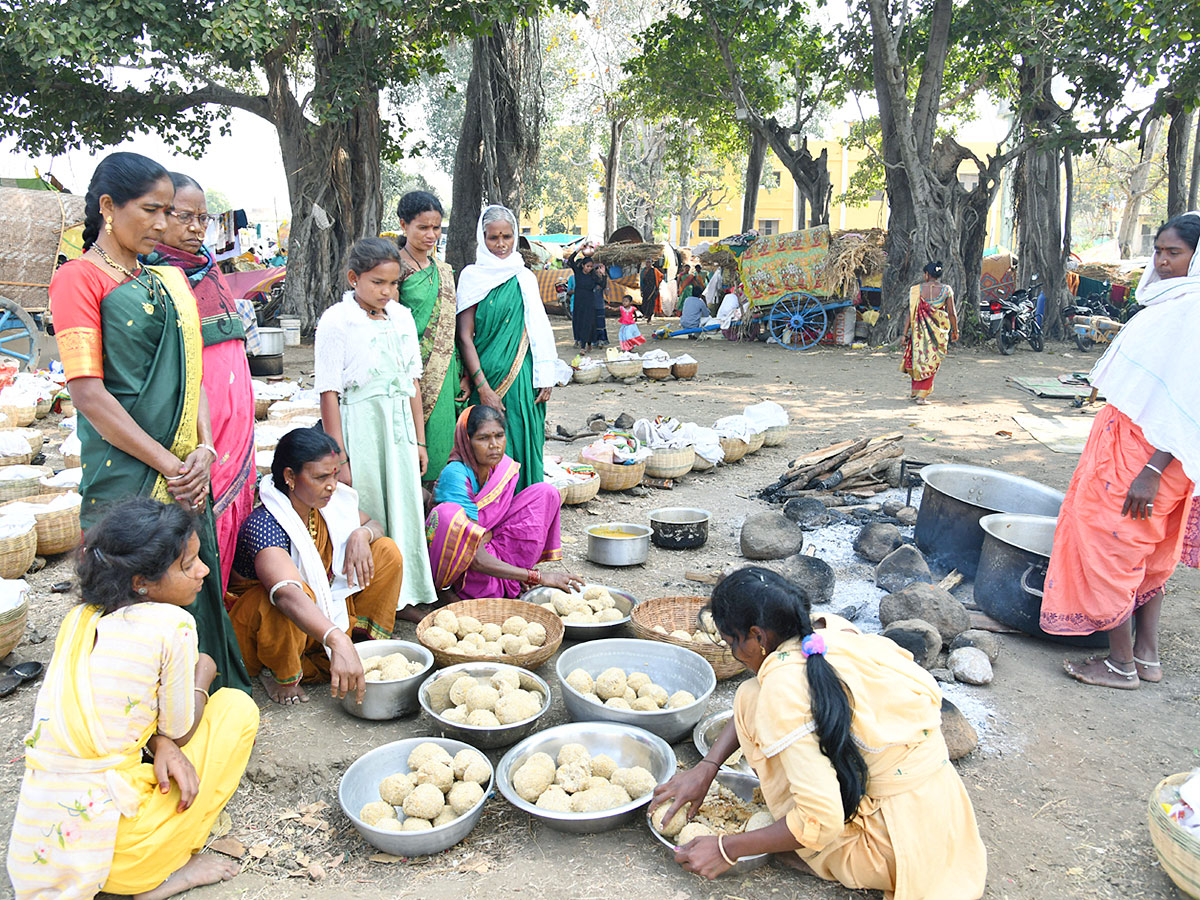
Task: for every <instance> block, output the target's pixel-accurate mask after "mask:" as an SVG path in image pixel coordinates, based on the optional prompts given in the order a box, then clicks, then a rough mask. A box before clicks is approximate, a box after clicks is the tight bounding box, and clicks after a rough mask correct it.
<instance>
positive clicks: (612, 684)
mask: <svg viewBox="0 0 1200 900" xmlns="http://www.w3.org/2000/svg"><path fill="white" fill-rule="evenodd" d="M596 695H597V696H598V697H599V698H600V699H601V700H610V699H612V698H613V697H623V696H625V672H624V671H622V670H621V669H616V668H613V669H605V670H604V671H603V672H601V673H600V677H599V678H597V679H596Z"/></svg>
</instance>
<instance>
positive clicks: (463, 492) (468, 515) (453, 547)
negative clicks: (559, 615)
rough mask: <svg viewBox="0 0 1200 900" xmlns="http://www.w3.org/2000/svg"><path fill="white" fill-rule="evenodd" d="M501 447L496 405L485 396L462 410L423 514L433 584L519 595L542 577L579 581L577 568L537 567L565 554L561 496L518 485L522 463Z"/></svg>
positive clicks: (461, 591) (552, 581)
mask: <svg viewBox="0 0 1200 900" xmlns="http://www.w3.org/2000/svg"><path fill="white" fill-rule="evenodd" d="M505 447H506V441H505V433H504V416H503V415H502V414H501V413H500V412H498V411H497V410H495V409H492V408H491V407H490V406H484V405H482V404H480V405H478V406H471V407H468V408H467V409H465V410H463V412H462V414H461V415H460V416H459V417H458V424H457V426H456V427H455V429H454V449H453V450H452V451H451V453H450V462H449V463H447V464H446V468H445V469H443V470H442V474H441V475H440V476H439V477H438V480H437V485H436V486H435V487H434V491H433V500H434V504H435V505H434V507H433V510H432V511H431V512H430V513H429V517H428V518H427V519H426V520H425V537H426V540H428V542H429V564H430V568H431V569H432V570H433V580H434V584H436V585H437V588H438V590H446V589H453V590H454V592H455V593H456V594H458V596H459V597H460V598H462V599H464V600H466V599H472V598H475V597H517V596H519V595H520V594H521V591H522V589H523V588H524V587H533V586H536V585H539V584H544V585H549V586H550V587H556V588H558V589H559V590H563V591H569V590H572V589H573V588H582V587H583V580H582V579H580V578H579V577H578V576H577V575H572V574H570V573H565V572H539V571H538V569H537V566H538V564H539V563H543V562H551V561H554V560H560V559H562V541H561V539H560V537H559V525H558V516H559V510H560V508H561V500H560V498H559V496H558V490H557V489H556V488H555V487H553V486H552V485H549V484H545V483H537V484H531V485H530V486H529V487H527V488H525V490H523V491H520V492H518V491H517V482H518V476H519V475H520V471H521V467H520V464H519V463H517V462H516V461H515V460H514V459H513V458H512V457H511V456H508V455H507V454H506V453H505V452H504V451H505Z"/></svg>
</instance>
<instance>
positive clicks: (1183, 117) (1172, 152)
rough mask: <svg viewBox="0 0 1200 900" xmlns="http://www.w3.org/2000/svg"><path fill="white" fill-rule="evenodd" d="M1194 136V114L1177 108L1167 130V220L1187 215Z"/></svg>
mask: <svg viewBox="0 0 1200 900" xmlns="http://www.w3.org/2000/svg"><path fill="white" fill-rule="evenodd" d="M1191 136H1192V114H1191V113H1190V112H1184V110H1183V108H1182V107H1177V108H1176V109H1175V110H1174V111H1173V112H1172V113H1171V127H1170V128H1168V129H1167V218H1168V219H1170V218H1172V217H1173V216H1177V215H1179V214H1180V213H1185V212H1187V211H1188V209H1189V208H1190V207H1189V206H1188V205H1187V200H1188V169H1189V165H1188V152H1187V151H1188V140H1189V138H1191Z"/></svg>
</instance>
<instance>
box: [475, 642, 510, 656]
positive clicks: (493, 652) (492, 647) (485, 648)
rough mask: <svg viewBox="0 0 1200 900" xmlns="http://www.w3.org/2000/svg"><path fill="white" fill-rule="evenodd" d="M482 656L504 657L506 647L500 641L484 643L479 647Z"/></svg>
mask: <svg viewBox="0 0 1200 900" xmlns="http://www.w3.org/2000/svg"><path fill="white" fill-rule="evenodd" d="M479 655H480V656H503V655H504V647H503V646H502V645H501V644H500V642H499V641H484V642H483V644H482V645H481V646H480V647H479Z"/></svg>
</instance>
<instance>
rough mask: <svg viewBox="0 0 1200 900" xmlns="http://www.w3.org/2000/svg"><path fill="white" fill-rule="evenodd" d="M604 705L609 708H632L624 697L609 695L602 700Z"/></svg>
mask: <svg viewBox="0 0 1200 900" xmlns="http://www.w3.org/2000/svg"><path fill="white" fill-rule="evenodd" d="M604 705H605V706H607V707H609V708H610V709H633V707H632V706H630V705H629V701H628V700H626V699H625V698H624V697H609V698H608V699H607V700H605V701H604Z"/></svg>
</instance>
